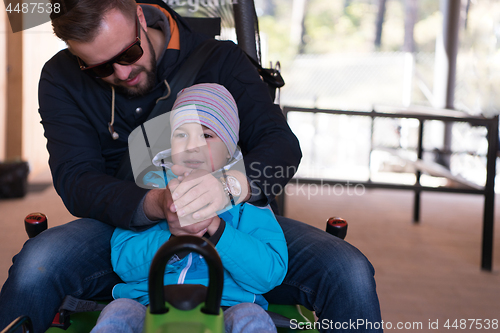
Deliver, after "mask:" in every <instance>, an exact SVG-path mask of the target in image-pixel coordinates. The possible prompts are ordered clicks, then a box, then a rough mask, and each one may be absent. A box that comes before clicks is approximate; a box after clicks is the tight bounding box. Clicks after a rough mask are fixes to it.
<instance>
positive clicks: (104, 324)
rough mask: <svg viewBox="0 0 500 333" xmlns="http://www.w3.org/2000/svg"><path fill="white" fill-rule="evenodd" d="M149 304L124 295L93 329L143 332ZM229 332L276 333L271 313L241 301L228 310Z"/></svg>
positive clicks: (104, 332) (99, 332)
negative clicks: (146, 304) (145, 304)
mask: <svg viewBox="0 0 500 333" xmlns="http://www.w3.org/2000/svg"><path fill="white" fill-rule="evenodd" d="M145 316H146V307H145V306H144V305H142V304H141V303H139V302H136V301H133V300H131V299H127V298H120V299H117V300H114V301H113V302H111V303H109V304H108V305H107V306H106V307H105V308H104V310H102V312H101V314H100V315H99V319H98V320H97V324H96V325H95V327H94V328H93V329H92V331H91V332H90V333H117V332H120V333H142V329H143V326H144V318H145ZM224 325H225V327H226V333H276V327H275V326H274V323H273V321H272V320H271V317H269V315H268V314H267V313H266V312H265V311H264V309H262V308H261V307H260V306H258V305H257V304H254V303H241V304H237V305H235V306H232V307H230V308H229V309H227V310H226V311H224Z"/></svg>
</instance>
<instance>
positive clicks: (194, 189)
mask: <svg viewBox="0 0 500 333" xmlns="http://www.w3.org/2000/svg"><path fill="white" fill-rule="evenodd" d="M172 172H173V173H174V174H176V175H177V176H179V178H177V179H174V180H172V181H170V183H169V184H168V187H169V189H170V190H171V191H172V198H173V201H174V205H173V206H172V207H171V208H172V211H174V212H177V215H178V216H179V218H181V219H183V218H184V217H186V218H187V219H188V220H186V222H187V223H189V222H188V221H189V219H192V221H193V222H194V221H203V220H206V219H207V218H211V217H213V216H215V215H216V212H217V211H218V210H221V209H222V208H224V207H226V206H227V205H228V204H229V198H228V197H227V195H226V193H225V191H224V189H223V188H222V184H221V183H220V182H219V180H218V179H216V178H215V177H214V176H213V175H212V174H210V173H209V172H208V171H206V170H202V169H196V170H190V169H187V168H183V167H182V166H178V165H174V166H173V167H172ZM193 213H194V214H193ZM190 214H192V215H190ZM188 216H189V217H188ZM183 224H184V223H183Z"/></svg>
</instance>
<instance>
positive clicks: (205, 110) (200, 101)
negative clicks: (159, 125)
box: [170, 83, 240, 156]
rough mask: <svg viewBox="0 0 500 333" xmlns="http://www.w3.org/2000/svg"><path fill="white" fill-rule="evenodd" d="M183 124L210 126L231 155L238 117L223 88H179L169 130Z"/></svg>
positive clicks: (230, 98)
mask: <svg viewBox="0 0 500 333" xmlns="http://www.w3.org/2000/svg"><path fill="white" fill-rule="evenodd" d="M193 106H194V107H193ZM186 123H198V124H201V125H204V126H206V127H208V128H210V129H211V130H212V131H214V132H215V134H217V136H218V137H219V138H220V139H221V140H222V141H223V142H224V144H225V145H226V147H227V151H228V152H229V154H230V155H231V156H233V155H234V153H235V151H236V145H237V143H238V132H239V129H240V119H239V118H238V108H237V106H236V102H235V101H234V98H233V96H232V95H231V93H230V92H229V91H227V89H226V88H225V87H223V86H221V85H219V84H215V83H201V84H196V85H194V86H191V87H189V88H185V89H183V90H181V91H180V92H179V94H177V99H176V100H175V102H174V106H173V107H172V112H171V113H170V124H171V128H172V133H173V132H174V131H175V130H176V129H177V128H178V127H179V126H181V125H182V124H186Z"/></svg>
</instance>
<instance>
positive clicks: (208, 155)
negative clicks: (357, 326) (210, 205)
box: [93, 84, 288, 332]
mask: <svg viewBox="0 0 500 333" xmlns="http://www.w3.org/2000/svg"><path fill="white" fill-rule="evenodd" d="M170 120H171V142H172V148H171V151H170V155H171V161H169V162H165V161H163V162H162V163H163V165H164V166H165V165H166V166H171V165H172V164H173V165H181V166H184V167H187V168H189V169H205V170H207V171H209V172H214V171H217V170H220V169H225V168H228V164H229V165H231V164H232V162H234V160H235V159H238V156H240V154H241V153H239V151H238V148H237V146H236V143H237V142H238V131H239V118H238V111H237V107H236V103H235V101H234V99H233V97H232V96H231V94H230V93H229V92H228V91H227V90H226V89H225V88H224V87H223V86H220V85H217V84H198V85H195V86H192V87H189V88H186V89H184V90H182V91H181V92H180V93H179V95H178V96H177V99H176V102H175V103H174V106H173V111H172V112H171V114H170ZM165 152H167V153H165ZM161 154H162V155H161ZM159 155H161V156H162V159H165V158H167V157H168V156H166V155H168V150H167V151H164V152H162V153H160V154H159ZM165 178H166V181H165ZM172 179H175V175H174V174H173V173H172V172H171V171H170V170H169V171H168V172H154V173H150V174H148V175H146V176H145V181H146V182H150V183H154V184H157V185H158V187H165V185H166V184H168V183H169V182H170V181H171V180H172ZM223 180H224V177H223ZM211 219H212V223H211V224H210V226H209V227H208V231H207V233H208V235H206V236H208V239H209V240H210V241H211V242H212V243H213V244H214V245H215V248H216V250H217V251H218V253H219V255H220V257H221V260H222V264H223V265H224V270H225V274H224V288H223V294H222V301H221V305H222V306H229V307H231V308H229V310H227V311H226V312H225V324H226V331H227V332H273V331H274V332H275V331H276V329H275V327H274V325H273V324H272V321H271V320H270V318H269V316H268V315H267V313H266V312H265V311H263V309H267V301H266V300H265V299H264V297H263V296H262V295H263V294H264V293H266V292H268V291H270V290H271V289H273V288H274V287H275V286H277V285H279V284H280V283H281V282H282V281H283V279H284V277H285V274H286V272H287V265H288V252H287V246H286V242H285V238H284V235H283V231H282V230H281V227H280V226H279V224H278V222H277V221H276V219H275V217H274V214H273V213H272V211H271V210H270V209H269V208H268V207H267V208H261V207H255V206H253V205H251V204H248V203H240V204H236V205H235V206H234V207H232V208H230V209H229V210H226V211H224V212H219V213H218V215H217V216H214V217H212V218H211ZM170 236H171V233H170V231H169V228H168V223H167V222H166V221H161V222H159V223H158V224H156V225H155V226H153V227H152V228H150V229H148V230H146V231H142V232H135V231H131V230H124V229H116V231H115V232H114V234H113V237H112V239H111V248H112V252H111V260H112V264H113V268H114V270H115V272H116V273H117V274H118V275H119V276H120V278H121V279H122V280H123V281H124V282H125V283H121V284H118V285H116V286H115V287H114V288H113V297H114V298H115V299H121V298H127V299H134V300H136V301H137V302H139V303H141V304H143V305H147V304H148V303H149V299H148V293H147V290H148V284H147V283H148V273H149V266H150V262H151V260H152V258H153V256H154V255H155V253H156V251H157V250H158V248H159V247H160V246H161V245H163V244H164V243H165V242H166V241H167V240H168V239H169V238H170ZM178 283H181V284H182V283H188V284H203V285H208V267H207V266H206V264H205V262H204V260H203V259H201V258H200V256H198V255H193V254H192V253H191V254H189V255H187V256H185V257H184V258H175V259H173V260H171V261H170V262H169V264H168V265H167V269H166V270H165V284H178ZM115 302H117V301H114V302H112V303H110V305H108V307H110V306H111V307H112V306H115V307H116V308H118V309H119V308H120V307H121V308H122V309H123V308H124V307H129V308H135V309H136V310H137V307H138V306H139V305H138V303H133V302H131V301H130V300H121V301H120V302H117V303H115ZM113 303H115V304H113ZM233 306H234V307H233ZM122 312H123V311H122ZM119 313H120V311H111V310H109V311H106V309H105V310H104V311H103V312H102V314H101V317H100V319H99V321H98V324H97V325H96V327H95V328H94V330H93V332H103V331H105V330H106V327H109V326H106V325H109V323H112V322H113V319H114V320H115V322H119V323H120V325H122V326H123V325H125V323H124V322H123V321H122V320H119V321H116V316H118V315H119ZM125 313H127V315H125V314H124V315H123V317H124V318H126V321H134V320H135V327H136V329H131V330H130V331H131V332H135V331H137V329H139V331H140V330H142V321H143V320H144V315H143V313H144V310H143V309H142V310H141V309H140V307H139V309H138V312H136V313H137V315H136V316H135V319H134V318H132V317H134V316H131V315H130V312H128V311H127V312H125ZM114 315H116V316H115V318H113V316H114ZM137 317H140V318H139V319H141V320H142V321H140V320H139V321H138V322H137ZM247 324H248V325H247ZM132 325H134V324H132ZM254 325H260V326H259V327H255V326H254ZM252 326H254V327H252ZM100 329H102V330H100ZM115 329H116V328H115ZM121 329H123V327H121ZM110 331H111V329H110Z"/></svg>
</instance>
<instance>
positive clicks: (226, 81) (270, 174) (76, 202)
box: [39, 14, 301, 229]
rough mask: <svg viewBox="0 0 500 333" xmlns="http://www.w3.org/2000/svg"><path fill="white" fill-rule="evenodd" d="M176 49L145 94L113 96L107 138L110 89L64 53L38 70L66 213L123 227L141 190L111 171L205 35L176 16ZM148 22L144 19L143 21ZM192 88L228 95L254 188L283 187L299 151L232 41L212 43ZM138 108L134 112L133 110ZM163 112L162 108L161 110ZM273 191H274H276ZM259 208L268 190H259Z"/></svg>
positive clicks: (57, 183)
mask: <svg viewBox="0 0 500 333" xmlns="http://www.w3.org/2000/svg"><path fill="white" fill-rule="evenodd" d="M174 15H175V16H174V17H176V21H177V23H178V27H179V31H180V50H173V49H168V50H167V51H166V53H165V54H164V56H163V57H162V59H160V60H159V63H158V74H157V85H156V86H155V88H154V89H153V90H152V91H151V92H150V93H148V94H147V95H145V96H142V97H136V98H129V97H127V96H126V95H121V94H118V93H117V94H116V99H115V103H116V105H115V123H114V128H115V130H116V132H117V133H118V134H119V135H120V136H119V139H118V140H113V139H112V137H111V135H110V133H109V131H108V123H109V122H110V120H111V88H110V86H109V85H108V84H107V83H105V82H103V81H102V80H100V79H95V78H92V77H90V76H89V75H87V74H85V73H83V72H82V71H80V69H79V66H78V63H77V60H76V57H74V56H73V55H72V54H71V53H70V52H69V51H68V50H67V49H65V50H62V51H60V52H59V53H57V54H56V55H55V56H54V57H53V58H52V59H50V60H49V61H48V62H47V63H46V64H45V66H44V68H43V70H42V74H41V78H40V84H39V106H40V109H39V112H40V115H41V118H42V124H43V126H44V130H45V137H46V138H47V140H48V143H47V148H48V151H49V154H50V158H49V165H50V168H51V172H52V177H53V182H54V186H55V188H56V190H57V193H58V194H59V195H60V197H61V198H62V200H63V202H64V204H65V205H66V207H67V208H68V210H69V211H70V212H71V213H72V214H73V215H75V216H78V217H89V218H94V219H97V220H99V221H102V222H105V223H108V224H111V225H114V226H119V227H121V228H125V229H130V228H131V220H132V218H133V216H134V213H135V210H136V208H137V206H138V204H139V203H140V202H141V200H142V198H143V197H144V195H145V194H146V192H147V189H143V188H139V187H138V186H137V185H136V184H135V183H134V181H133V179H125V180H123V179H118V178H116V177H115V173H116V170H117V168H118V166H119V164H120V162H121V160H122V156H123V154H124V152H126V151H127V138H128V135H129V133H130V132H132V130H134V129H135V128H136V127H137V126H139V125H140V124H142V123H143V122H145V121H146V119H147V116H148V114H149V113H150V112H151V110H152V109H153V107H154V105H155V101H156V99H157V98H159V97H161V96H162V95H163V93H164V89H165V85H164V83H163V80H164V79H166V80H167V81H170V80H171V79H172V78H173V76H174V75H175V73H176V71H177V70H178V68H179V66H180V65H181V64H182V63H183V62H184V61H185V59H186V57H187V56H188V55H189V54H190V53H191V52H192V50H193V49H194V48H195V47H196V46H197V45H198V44H199V43H200V42H202V41H203V40H204V39H206V38H207V37H205V36H203V35H201V34H196V33H193V32H192V31H191V30H190V29H189V27H187V25H186V24H185V23H184V21H183V20H182V19H180V18H179V17H178V16H176V14H174ZM148 25H149V22H148ZM195 83H219V84H222V85H224V86H225V87H226V88H227V89H228V90H229V92H230V93H231V94H232V95H233V97H234V98H235V100H236V102H237V104H238V109H239V117H240V124H241V125H240V133H239V137H240V142H239V146H240V147H241V149H242V152H243V155H244V163H245V168H246V173H247V176H248V177H249V178H250V179H252V180H253V181H255V182H256V184H257V185H258V186H260V187H261V188H264V187H265V188H267V189H268V190H269V189H270V188H272V185H274V184H279V185H281V186H285V184H286V183H287V182H288V181H289V179H290V178H291V177H292V176H293V173H292V172H283V170H285V171H289V170H293V169H294V168H296V167H298V164H299V161H300V158H301V152H300V148H299V144H298V141H297V139H296V137H295V136H294V134H293V133H292V132H291V130H290V128H289V126H288V124H287V122H286V119H285V118H284V116H283V114H282V112H281V109H280V108H279V107H278V106H277V105H275V104H273V102H272V101H271V98H270V97H269V93H268V90H267V86H266V85H265V84H264V83H263V82H262V80H261V79H260V77H259V75H258V73H257V71H256V69H255V67H254V66H253V65H252V64H251V63H250V61H249V60H248V59H247V57H246V55H245V54H244V53H243V51H242V50H241V49H240V48H239V47H237V46H236V45H235V44H234V43H232V42H228V41H226V42H220V46H219V47H218V48H217V50H216V51H215V52H214V54H212V56H211V57H210V58H209V59H208V60H207V61H206V63H205V64H204V66H203V67H202V69H201V70H200V72H199V73H198V76H197V78H196V80H195ZM138 108H140V109H141V110H142V112H136V110H137V109H138ZM166 111H168V110H166ZM276 188H277V187H274V191H275V193H276ZM265 194H266V196H267V202H265V203H263V204H267V203H269V202H270V201H272V200H273V195H272V193H265Z"/></svg>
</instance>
